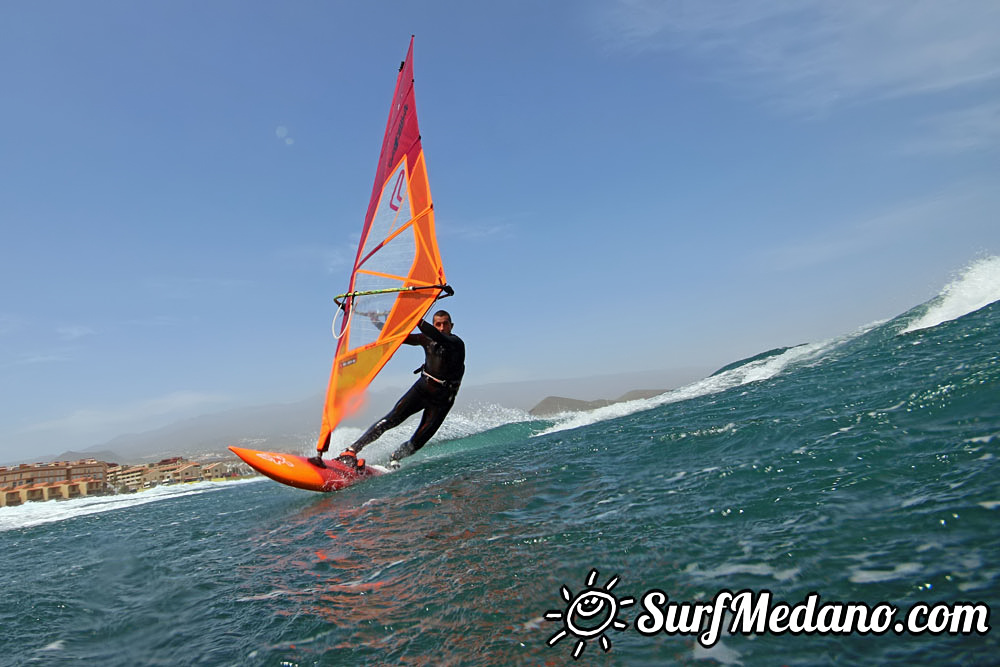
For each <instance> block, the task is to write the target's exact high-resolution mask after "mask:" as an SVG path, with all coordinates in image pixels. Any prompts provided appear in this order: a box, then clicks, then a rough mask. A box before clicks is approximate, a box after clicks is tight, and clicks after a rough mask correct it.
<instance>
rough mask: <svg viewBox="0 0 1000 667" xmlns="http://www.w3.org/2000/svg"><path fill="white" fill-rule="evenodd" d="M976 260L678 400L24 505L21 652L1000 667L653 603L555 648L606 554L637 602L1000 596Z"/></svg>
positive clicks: (9, 604)
mask: <svg viewBox="0 0 1000 667" xmlns="http://www.w3.org/2000/svg"><path fill="white" fill-rule="evenodd" d="M974 282H975V281H973V280H972V279H971V278H970V277H969V275H967V276H966V277H965V278H964V279H963V280H960V281H958V282H957V283H956V284H954V285H952V286H949V289H946V290H945V291H944V292H943V293H942V295H941V296H940V297H939V298H938V299H936V300H935V301H933V302H931V303H929V304H925V305H923V306H921V307H919V308H917V309H915V310H914V311H912V312H910V313H906V314H904V315H902V316H900V317H898V318H895V319H893V320H891V321H888V322H884V323H880V324H877V325H872V326H870V327H867V328H866V329H865V330H863V331H859V332H854V333H851V334H848V335H844V336H843V337H841V338H838V339H835V340H830V341H824V342H819V343H814V344H810V345H804V346H800V347H794V348H789V349H787V350H783V351H778V352H776V353H775V354H772V355H762V356H760V357H758V358H755V359H754V360H752V361H748V362H746V363H743V364H735V365H734V366H733V367H732V368H730V369H729V370H727V371H725V372H723V373H720V374H718V375H714V376H712V377H710V378H707V379H706V380H704V381H702V382H700V383H696V384H694V385H692V386H690V387H686V388H683V389H680V390H677V391H675V392H671V393H669V394H666V395H664V396H662V397H658V398H655V399H649V400H645V401H636V402H633V403H629V404H620V405H616V406H610V407H608V408H604V409H601V410H597V411H594V412H591V413H586V414H581V415H575V416H567V417H566V418H565V419H557V420H549V421H527V418H526V417H524V418H523V420H518V419H507V418H505V420H506V422H509V423H501V424H499V425H498V426H496V427H495V428H492V429H490V430H487V431H484V432H480V433H474V434H472V435H468V436H466V437H462V438H458V439H454V440H450V441H447V442H440V443H436V444H433V445H431V446H428V447H427V448H425V449H424V450H423V451H422V452H420V454H418V455H417V456H414V457H413V458H412V459H409V460H408V462H407V465H405V466H404V467H403V469H401V470H400V471H398V472H396V473H393V474H391V475H386V476H383V477H380V478H376V479H373V480H371V481H370V482H366V483H364V484H361V485H358V486H356V487H353V488H350V489H347V490H345V491H342V492H338V493H335V494H330V495H320V494H314V493H309V492H304V491H298V490H295V489H291V488H287V487H284V486H281V485H278V484H275V483H273V482H270V481H268V480H261V481H252V482H243V483H239V482H237V483H205V484H198V485H188V486H184V487H171V488H161V489H157V490H154V491H148V492H144V493H143V494H139V496H132V497H128V498H102V499H94V498H92V499H80V500H73V501H65V502H52V503H36V504H34V505H33V506H28V505H26V506H23V507H19V508H3V509H0V559H2V562H3V563H4V567H3V569H2V571H0V591H2V598H0V599H2V603H0V627H2V628H3V632H2V634H0V663H2V664H13V665H21V664H42V665H49V664H51V665H59V664H69V663H71V662H75V661H77V660H89V661H92V662H93V663H94V664H103V665H161V664H162V665H177V664H184V665H317V664H318V665H326V664H329V665H337V664H344V665H354V664H401V663H402V664H414V665H422V664H427V665H464V664H469V665H473V664H490V665H506V664H671V663H682V664H694V663H698V664H718V663H721V664H734V665H735V664H747V665H774V664H785V665H816V664H834V663H839V664H866V665H881V664H904V663H916V662H919V663H922V664H996V663H997V658H996V655H997V650H998V649H1000V641H998V637H1000V635H998V634H997V632H996V631H995V630H991V631H990V632H988V633H987V634H985V635H982V634H976V633H973V634H969V635H954V636H953V635H948V634H939V635H930V634H923V635H912V634H903V635H897V634H896V633H894V632H891V631H890V632H888V633H887V634H884V635H881V636H873V635H859V634H852V635H846V636H835V635H825V636H824V635H818V634H808V635H800V636H793V635H791V634H781V635H775V634H771V633H763V634H756V635H750V636H744V635H740V634H733V635H730V634H727V633H725V632H724V633H723V635H722V637H721V640H720V641H718V642H717V643H715V644H713V645H712V646H711V647H705V646H704V645H702V644H701V643H699V642H698V640H697V637H696V636H694V635H693V634H687V635H681V634H679V635H674V636H668V635H666V634H663V633H659V634H657V635H654V636H645V635H643V634H640V633H639V632H638V631H637V630H636V627H635V623H636V620H637V618H638V616H639V614H640V613H641V612H642V607H641V605H640V604H639V603H636V604H634V605H632V606H629V607H624V606H623V607H620V608H619V609H618V610H617V616H616V618H617V619H619V620H620V621H622V622H623V623H624V624H625V625H626V626H627V627H626V628H625V629H616V628H614V627H609V628H608V629H607V630H606V632H604V633H603V636H605V637H606V638H607V639H608V640H610V647H609V650H608V651H605V650H603V648H602V646H601V643H600V638H599V637H598V636H593V637H589V638H587V639H585V641H584V646H583V651H582V654H581V655H580V657H579V660H574V659H573V657H572V652H573V650H574V648H575V647H576V646H577V643H578V640H579V637H578V636H576V635H572V634H571V635H567V636H566V637H564V638H561V639H560V640H559V641H557V642H556V643H555V644H554V645H549V643H547V642H548V640H549V639H550V637H552V636H553V635H555V634H556V633H557V632H558V631H559V630H560V629H562V628H564V627H566V620H567V619H568V618H570V616H569V613H568V612H569V611H570V610H569V609H568V608H567V601H566V600H565V599H564V598H563V597H562V595H561V593H560V590H561V587H563V586H565V587H566V589H567V592H568V593H570V595H571V597H572V596H575V595H576V594H577V593H579V592H581V591H582V590H583V589H585V588H588V584H587V582H588V575H589V573H590V571H591V569H596V570H597V571H598V574H597V575H596V576H595V578H594V580H593V582H594V585H595V586H598V587H604V586H606V584H607V583H608V582H609V581H610V580H611V579H612V578H613V577H615V576H617V577H619V580H618V582H617V584H616V585H614V586H613V591H614V594H615V596H617V598H619V599H620V600H624V599H625V598H626V597H633V598H636V599H639V598H641V597H642V596H643V594H644V593H645V592H647V591H650V590H652V589H660V590H662V591H664V592H665V593H666V594H667V595H669V598H670V599H671V600H675V601H697V600H701V601H706V600H711V599H712V598H713V596H715V595H716V593H718V592H719V591H720V590H722V589H729V590H732V591H738V590H741V589H749V590H751V591H762V590H767V591H770V592H771V593H772V595H773V597H774V599H775V600H780V601H786V602H788V603H789V604H794V603H798V602H800V601H802V600H804V599H805V598H806V596H807V595H809V594H810V593H811V592H817V593H819V594H820V596H821V599H822V600H824V601H842V602H864V603H866V604H868V605H869V606H874V605H877V604H879V603H881V602H888V603H891V604H892V605H894V606H896V607H898V608H900V609H902V610H903V612H901V613H900V615H902V613H905V610H906V609H907V608H909V607H910V606H911V605H914V604H916V603H918V602H928V603H936V602H949V603H957V602H973V603H976V602H978V603H985V604H988V605H990V606H991V607H992V608H993V609H996V608H997V607H996V604H997V603H998V602H1000V558H998V556H1000V528H998V518H1000V515H998V512H1000V474H998V472H1000V469H998V459H997V455H998V449H1000V358H998V351H1000V303H996V302H995V303H992V305H988V306H986V307H984V308H980V309H978V310H976V309H975V308H976V307H978V304H975V302H974V301H975V300H974V299H972V300H970V297H969V290H972V289H973V288H974V287H975V285H973V283H974ZM956 309H957V314H956V312H951V311H956ZM963 312H964V313H965V314H962V313H963ZM947 317H956V319H950V320H946V321H942V320H943V319H945V318H947ZM907 329H913V330H911V331H907ZM501 421H504V420H501ZM574 599H575V598H574ZM550 611H552V612H557V615H558V614H562V618H546V617H545V615H546V612H550ZM994 622H995V618H990V623H991V624H992V623H994Z"/></svg>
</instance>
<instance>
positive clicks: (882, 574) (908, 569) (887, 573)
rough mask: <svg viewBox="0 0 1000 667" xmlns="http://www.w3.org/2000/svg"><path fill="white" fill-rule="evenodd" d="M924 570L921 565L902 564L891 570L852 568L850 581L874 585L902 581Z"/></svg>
mask: <svg viewBox="0 0 1000 667" xmlns="http://www.w3.org/2000/svg"><path fill="white" fill-rule="evenodd" d="M923 569H924V568H923V566H921V565H920V564H919V563H900V564H899V565H897V566H896V567H894V568H892V569H891V570H863V569H861V568H852V569H851V576H850V577H849V580H850V581H852V582H854V583H855V584H873V583H878V582H882V581H894V580H896V579H902V578H905V577H909V576H911V575H914V574H917V573H918V572H920V571H921V570H923Z"/></svg>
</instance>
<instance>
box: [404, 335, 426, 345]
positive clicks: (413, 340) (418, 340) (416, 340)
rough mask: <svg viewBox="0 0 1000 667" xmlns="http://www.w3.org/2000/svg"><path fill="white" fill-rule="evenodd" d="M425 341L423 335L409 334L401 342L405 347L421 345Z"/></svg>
mask: <svg viewBox="0 0 1000 667" xmlns="http://www.w3.org/2000/svg"><path fill="white" fill-rule="evenodd" d="M426 340H427V337H426V336H424V335H423V334H418V333H411V334H408V335H407V336H406V338H404V339H403V342H404V343H406V344H407V345H423V344H424V343H425V342H426Z"/></svg>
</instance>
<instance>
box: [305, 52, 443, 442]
mask: <svg viewBox="0 0 1000 667" xmlns="http://www.w3.org/2000/svg"><path fill="white" fill-rule="evenodd" d="M442 290H446V291H447V292H449V293H450V292H451V288H449V287H448V286H447V284H446V283H445V276H444V268H443V267H442V265H441V255H440V253H439V251H438V246H437V239H436V237H435V234H434V208H433V203H432V200H431V191H430V186H429V185H428V182H427V166H426V164H425V163H424V151H423V147H422V146H421V143H420V129H419V127H418V126H417V107H416V103H415V98H414V94H413V39H412V38H411V39H410V48H409V50H408V51H407V54H406V60H404V61H403V62H402V64H401V65H400V68H399V76H398V77H397V78H396V89H395V92H394V93H393V96H392V106H391V107H390V110H389V120H388V121H387V123H386V126H385V135H384V136H383V139H382V150H381V152H380V154H379V159H378V166H377V168H376V170H375V185H374V187H373V188H372V195H371V199H370V200H369V202H368V211H367V213H366V214H365V221H364V227H363V228H362V231H361V242H360V243H359V245H358V252H357V256H356V257H355V260H354V268H353V270H352V271H351V277H350V282H349V283H348V289H347V292H345V293H344V294H340V295H338V296H337V297H336V299H335V301H336V303H337V305H338V306H339V307H340V309H341V310H342V312H341V313H340V315H341V318H340V324H339V327H338V325H337V318H335V319H334V335H335V336H336V337H337V352H336V356H335V357H334V361H333V370H332V372H331V375H330V385H329V387H328V388H327V393H326V405H325V407H324V410H323V423H322V428H321V429H320V434H319V445H318V447H317V448H318V449H321V450H325V449H326V448H327V447H328V445H329V440H330V434H331V433H332V432H333V429H334V428H336V427H337V424H339V423H340V421H341V419H343V418H344V416H346V414H348V413H349V412H350V411H351V410H352V409H354V407H355V406H356V405H357V402H358V401H359V400H360V397H361V394H363V392H364V390H365V389H366V388H367V387H368V385H369V383H371V381H372V380H373V379H374V378H375V376H376V375H377V374H378V372H379V371H380V370H382V368H383V367H384V366H385V364H386V363H387V362H388V361H389V359H390V358H391V357H392V355H393V354H394V353H395V352H396V350H397V349H399V346H400V345H401V344H402V343H403V341H404V340H405V338H406V336H407V334H409V333H410V332H412V331H413V329H414V327H415V326H416V325H417V322H419V321H420V319H421V318H422V317H423V316H424V315H426V314H427V311H428V310H429V309H430V307H431V305H432V304H433V303H434V301H435V300H436V299H437V298H438V297H439V296H440V294H441V292H442Z"/></svg>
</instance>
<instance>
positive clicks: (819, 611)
mask: <svg viewBox="0 0 1000 667" xmlns="http://www.w3.org/2000/svg"><path fill="white" fill-rule="evenodd" d="M639 603H640V605H641V606H642V609H643V611H642V613H640V614H639V615H638V616H637V617H636V619H635V629H636V630H637V631H638V632H639V633H640V634H642V635H645V636H647V637H648V636H652V635H655V634H658V633H661V632H662V633H665V634H668V635H697V636H698V643H699V644H701V645H702V646H704V647H705V648H710V647H712V646H714V645H715V643H716V642H718V641H719V638H720V634H721V633H722V629H723V624H724V623H725V619H726V617H730V618H731V621H730V623H729V626H728V632H729V633H730V634H742V635H761V634H773V635H783V634H790V635H848V634H862V635H883V634H886V633H887V632H889V631H892V632H894V633H896V634H897V635H902V634H906V633H908V634H912V635H918V634H931V635H940V634H952V635H958V634H962V635H969V634H974V633H975V634H979V635H985V634H986V633H988V632H989V631H990V626H989V621H990V607H989V605H987V604H984V603H971V602H957V603H945V602H939V603H935V604H927V603H924V602H919V603H917V604H914V605H912V606H911V607H910V608H909V609H908V610H907V611H906V613H905V614H903V615H902V616H899V611H900V610H899V608H898V607H895V606H893V605H891V604H890V603H888V602H881V603H879V604H876V605H874V606H869V605H867V604H865V603H863V602H821V601H820V596H819V594H818V593H810V594H809V595H807V596H806V598H805V600H803V601H802V602H798V603H795V604H788V603H787V602H772V599H771V591H769V590H766V589H764V590H760V591H759V592H754V591H750V590H742V591H739V592H737V593H733V592H732V591H730V590H725V589H723V590H721V591H719V592H718V593H716V594H715V597H714V598H712V600H711V602H673V601H671V600H670V599H669V597H668V596H667V594H666V593H664V592H663V591H661V590H659V589H652V590H649V591H646V593H645V594H643V596H642V597H641V598H640V599H639Z"/></svg>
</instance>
